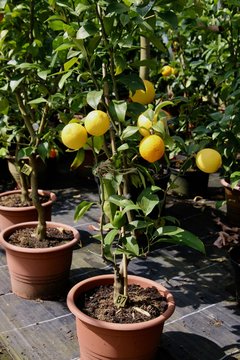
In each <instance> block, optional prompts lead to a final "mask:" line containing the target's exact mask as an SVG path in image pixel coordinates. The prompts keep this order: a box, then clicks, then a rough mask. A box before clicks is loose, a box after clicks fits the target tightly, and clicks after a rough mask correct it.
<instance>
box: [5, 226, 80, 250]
mask: <svg viewBox="0 0 240 360" xmlns="http://www.w3.org/2000/svg"><path fill="white" fill-rule="evenodd" d="M35 233H36V228H34V227H32V228H24V229H19V230H16V231H15V232H14V233H12V234H11V235H10V237H9V239H8V243H10V244H12V245H16V246H20V247H25V248H49V247H54V246H59V245H63V244H65V243H67V242H68V241H70V240H72V239H73V238H74V235H73V232H72V231H71V230H65V229H63V228H60V227H59V228H48V229H47V234H46V237H45V239H44V240H41V241H39V240H38V239H37V238H36V235H35Z"/></svg>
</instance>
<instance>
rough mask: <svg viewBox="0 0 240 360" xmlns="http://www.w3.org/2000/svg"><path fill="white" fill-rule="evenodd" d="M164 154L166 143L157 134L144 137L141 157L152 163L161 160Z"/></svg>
mask: <svg viewBox="0 0 240 360" xmlns="http://www.w3.org/2000/svg"><path fill="white" fill-rule="evenodd" d="M164 152H165V145H164V141H163V139H162V138H161V137H160V136H158V135H156V134H153V135H149V136H146V137H144V138H143V139H142V140H141V142H140V144H139V153H140V155H141V157H142V158H143V159H145V160H146V161H148V162H150V163H153V162H155V161H157V160H160V159H161V157H162V156H163V155H164Z"/></svg>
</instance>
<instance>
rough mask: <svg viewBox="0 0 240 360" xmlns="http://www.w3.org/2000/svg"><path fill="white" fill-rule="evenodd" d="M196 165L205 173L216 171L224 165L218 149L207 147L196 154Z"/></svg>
mask: <svg viewBox="0 0 240 360" xmlns="http://www.w3.org/2000/svg"><path fill="white" fill-rule="evenodd" d="M196 165H197V167H198V168H199V169H200V170H202V171H203V172H205V173H208V174H211V173H214V172H216V171H217V170H218V169H219V168H220V167H221V165H222V157H221V155H220V154H219V152H218V151H217V150H214V149H211V148H205V149H202V150H200V151H199V152H198V153H197V154H196Z"/></svg>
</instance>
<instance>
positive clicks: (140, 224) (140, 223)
mask: <svg viewBox="0 0 240 360" xmlns="http://www.w3.org/2000/svg"><path fill="white" fill-rule="evenodd" d="M129 225H131V226H132V227H133V228H134V229H138V230H140V229H145V230H146V228H147V226H149V221H144V220H134V221H131V222H130V223H129Z"/></svg>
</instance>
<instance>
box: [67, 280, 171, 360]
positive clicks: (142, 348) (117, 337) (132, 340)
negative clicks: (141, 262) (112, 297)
mask: <svg viewBox="0 0 240 360" xmlns="http://www.w3.org/2000/svg"><path fill="white" fill-rule="evenodd" d="M128 283H129V284H137V285H140V286H142V287H143V288H146V287H152V286H155V287H156V288H157V289H158V290H159V292H160V293H161V295H164V296H165V297H166V299H167V302H168V308H167V310H166V311H165V312H164V313H163V314H162V315H161V316H159V317H158V318H156V319H152V320H149V321H146V322H141V323H136V324H115V323H109V322H105V321H100V320H96V319H93V318H91V317H90V316H88V315H86V314H84V313H83V312H82V311H81V310H79V308H78V307H77V305H76V302H77V300H78V299H79V297H80V296H81V295H82V294H84V292H86V291H87V290H90V289H93V288H95V287H96V286H99V285H107V284H113V275H100V276H95V277H92V278H89V279H86V280H84V281H81V282H80V283H78V284H76V285H75V286H74V287H73V288H72V289H71V290H70V292H69V293H68V297H67V305H68V307H69V309H70V311H71V312H72V313H73V314H74V315H75V316H76V327H77V336H78V341H79V347H80V353H81V360H95V359H98V360H106V359H108V360H118V359H121V360H125V359H126V360H153V359H154V358H155V355H156V352H157V347H158V346H159V341H160V337H161V334H162V331H163V326H164V323H165V321H166V320H167V319H168V318H169V317H170V316H171V315H172V314H173V312H174V309H175V303H174V299H173V296H172V295H171V294H170V293H169V292H168V290H167V289H165V288H164V287H163V286H162V285H160V284H158V283H156V282H155V281H152V280H149V279H145V278H142V277H139V276H132V275H129V277H128Z"/></svg>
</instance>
